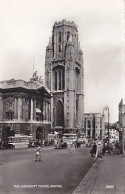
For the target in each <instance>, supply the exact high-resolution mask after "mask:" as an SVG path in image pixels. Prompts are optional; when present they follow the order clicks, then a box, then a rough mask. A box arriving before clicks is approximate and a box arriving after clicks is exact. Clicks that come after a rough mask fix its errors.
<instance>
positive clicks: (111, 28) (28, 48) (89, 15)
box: [0, 0, 125, 122]
mask: <svg viewBox="0 0 125 194" xmlns="http://www.w3.org/2000/svg"><path fill="white" fill-rule="evenodd" d="M63 19H66V20H68V21H74V22H75V24H76V25H77V26H78V31H79V32H78V33H79V41H80V45H81V49H82V50H83V58H84V94H85V101H84V107H85V111H84V112H85V113H88V112H100V113H102V112H103V108H104V107H105V106H107V105H108V107H109V112H110V122H116V121H117V120H118V104H119V102H120V100H121V98H125V89H124V88H125V87H124V86H125V68H124V45H125V42H124V26H125V24H124V1H123V0H110V1H109V0H105V1H104V0H0V80H9V79H12V78H15V79H23V80H26V81H29V79H30V78H31V77H32V74H33V70H34V71H35V70H36V71H37V72H38V76H41V75H42V76H43V77H44V69H45V51H46V46H47V44H48V42H49V37H50V36H51V35H52V27H53V25H54V23H55V21H57V22H58V21H61V20H63ZM33 56H34V57H33ZM33 64H34V65H33ZM105 115H106V116H107V111H105Z"/></svg>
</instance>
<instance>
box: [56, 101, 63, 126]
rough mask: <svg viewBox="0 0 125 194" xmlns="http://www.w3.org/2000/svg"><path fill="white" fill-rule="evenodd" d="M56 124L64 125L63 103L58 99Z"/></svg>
mask: <svg viewBox="0 0 125 194" xmlns="http://www.w3.org/2000/svg"><path fill="white" fill-rule="evenodd" d="M56 126H64V110H63V103H62V102H61V101H60V100H58V102H57V106H56Z"/></svg>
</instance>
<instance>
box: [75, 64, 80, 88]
mask: <svg viewBox="0 0 125 194" xmlns="http://www.w3.org/2000/svg"><path fill="white" fill-rule="evenodd" d="M75 71H76V91H77V92H78V91H79V87H80V82H79V81H80V71H79V69H78V68H77V67H76V68H75Z"/></svg>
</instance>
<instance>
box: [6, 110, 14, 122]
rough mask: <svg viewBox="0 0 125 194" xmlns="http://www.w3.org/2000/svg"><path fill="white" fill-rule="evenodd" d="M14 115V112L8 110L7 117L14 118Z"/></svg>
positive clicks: (8, 118)
mask: <svg viewBox="0 0 125 194" xmlns="http://www.w3.org/2000/svg"><path fill="white" fill-rule="evenodd" d="M13 115H14V113H13V112H6V119H7V120H13Z"/></svg>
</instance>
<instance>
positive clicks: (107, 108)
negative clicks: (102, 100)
mask: <svg viewBox="0 0 125 194" xmlns="http://www.w3.org/2000/svg"><path fill="white" fill-rule="evenodd" d="M103 110H106V111H108V133H107V134H108V137H109V107H108V105H107V106H105V107H104V108H103Z"/></svg>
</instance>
